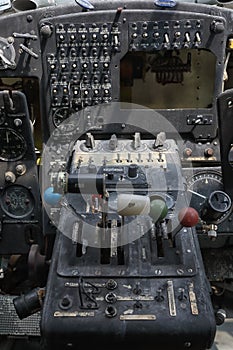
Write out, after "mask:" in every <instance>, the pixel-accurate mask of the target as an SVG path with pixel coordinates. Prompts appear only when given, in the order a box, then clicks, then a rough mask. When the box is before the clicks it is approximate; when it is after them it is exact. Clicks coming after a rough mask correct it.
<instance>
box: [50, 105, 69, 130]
mask: <svg viewBox="0 0 233 350" xmlns="http://www.w3.org/2000/svg"><path fill="white" fill-rule="evenodd" d="M72 113H74V111H73V110H72V109H70V108H67V107H61V108H58V109H56V110H55V112H54V113H53V116H52V119H53V124H54V125H55V126H56V127H58V126H59V125H60V124H61V123H62V122H63V121H64V120H66V119H67V118H69V116H70V115H71V114H72Z"/></svg>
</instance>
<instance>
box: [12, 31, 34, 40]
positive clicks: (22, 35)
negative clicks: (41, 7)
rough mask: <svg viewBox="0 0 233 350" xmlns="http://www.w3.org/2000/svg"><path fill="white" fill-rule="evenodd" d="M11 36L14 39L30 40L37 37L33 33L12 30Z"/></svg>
mask: <svg viewBox="0 0 233 350" xmlns="http://www.w3.org/2000/svg"><path fill="white" fill-rule="evenodd" d="M12 36H13V37H14V38H16V39H21V38H22V39H30V40H37V39H38V37H37V35H35V34H30V33H16V32H14V33H13V34H12Z"/></svg>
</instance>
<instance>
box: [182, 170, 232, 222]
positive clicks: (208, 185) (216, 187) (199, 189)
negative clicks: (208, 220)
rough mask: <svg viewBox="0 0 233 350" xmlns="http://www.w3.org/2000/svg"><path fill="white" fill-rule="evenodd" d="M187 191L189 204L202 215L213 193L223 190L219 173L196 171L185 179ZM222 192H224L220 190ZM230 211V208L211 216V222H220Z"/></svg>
mask: <svg viewBox="0 0 233 350" xmlns="http://www.w3.org/2000/svg"><path fill="white" fill-rule="evenodd" d="M187 185H188V188H187V191H188V192H189V194H190V206H191V207H192V208H195V209H196V210H197V211H198V213H199V215H200V217H201V218H202V219H205V218H203V217H202V215H203V212H204V211H203V208H204V207H205V206H206V203H207V202H208V201H209V199H210V198H212V196H213V193H214V192H216V191H217V193H219V191H221V192H222V191H223V183H222V176H221V174H220V173H218V172H215V171H208V170H207V171H203V172H198V173H196V174H195V175H193V176H192V177H191V178H190V179H188V181H187ZM222 193H224V192H222ZM229 213H230V208H228V209H227V210H226V211H224V212H223V213H222V214H221V215H219V216H218V218H216V217H214V216H213V220H212V223H216V224H218V223H220V222H222V221H223V220H224V219H225V218H226V216H227V215H228V214H229Z"/></svg>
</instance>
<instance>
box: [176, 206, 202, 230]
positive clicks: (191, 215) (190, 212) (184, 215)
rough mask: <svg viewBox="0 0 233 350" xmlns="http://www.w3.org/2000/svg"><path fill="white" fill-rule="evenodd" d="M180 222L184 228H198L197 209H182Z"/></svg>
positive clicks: (179, 215)
mask: <svg viewBox="0 0 233 350" xmlns="http://www.w3.org/2000/svg"><path fill="white" fill-rule="evenodd" d="M178 219H179V222H180V223H181V225H182V226H184V227H193V226H196V225H197V223H198V221H199V215H198V212H197V211H196V209H194V208H191V207H187V208H182V209H181V210H180V212H179V214H178Z"/></svg>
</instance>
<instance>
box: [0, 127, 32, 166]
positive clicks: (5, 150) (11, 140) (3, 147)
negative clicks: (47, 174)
mask: <svg viewBox="0 0 233 350" xmlns="http://www.w3.org/2000/svg"><path fill="white" fill-rule="evenodd" d="M26 147H27V146H26V142H25V140H24V138H23V137H22V136H21V135H20V134H18V133H17V132H15V131H14V130H13V129H9V128H0V159H1V160H5V161H15V160H18V159H21V158H22V157H23V155H24V154H25V152H26Z"/></svg>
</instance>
